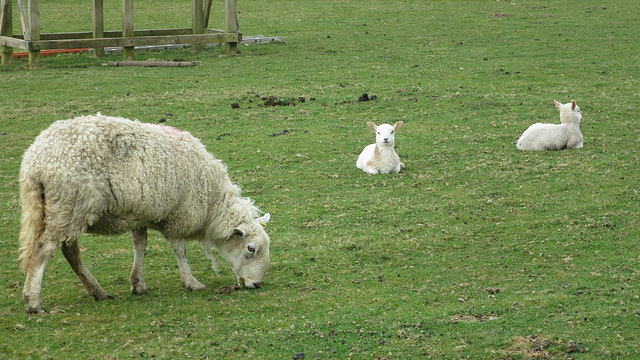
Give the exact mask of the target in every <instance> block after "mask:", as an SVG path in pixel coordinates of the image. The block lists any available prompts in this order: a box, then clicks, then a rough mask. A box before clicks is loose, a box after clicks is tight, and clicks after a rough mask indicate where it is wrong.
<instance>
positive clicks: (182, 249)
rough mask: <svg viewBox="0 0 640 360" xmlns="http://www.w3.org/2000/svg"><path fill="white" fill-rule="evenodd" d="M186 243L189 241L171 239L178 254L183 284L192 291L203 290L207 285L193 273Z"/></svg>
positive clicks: (175, 252)
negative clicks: (188, 259)
mask: <svg viewBox="0 0 640 360" xmlns="http://www.w3.org/2000/svg"><path fill="white" fill-rule="evenodd" d="M186 245H187V242H186V241H185V240H173V241H171V246H173V253H174V254H175V255H176V260H177V261H178V268H179V269H180V281H182V286H184V288H185V289H189V290H191V291H198V290H202V289H204V288H206V286H204V285H202V284H201V283H200V282H199V281H198V280H196V279H195V278H194V277H193V275H192V274H191V268H190V267H189V262H188V261H187V252H186Z"/></svg>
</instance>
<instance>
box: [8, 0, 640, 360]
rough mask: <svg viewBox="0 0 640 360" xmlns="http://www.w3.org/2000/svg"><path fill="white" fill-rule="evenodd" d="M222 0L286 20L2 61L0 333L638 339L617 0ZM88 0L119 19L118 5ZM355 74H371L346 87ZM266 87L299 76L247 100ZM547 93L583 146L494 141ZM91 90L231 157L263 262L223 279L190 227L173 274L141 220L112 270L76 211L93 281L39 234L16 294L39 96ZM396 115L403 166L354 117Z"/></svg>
mask: <svg viewBox="0 0 640 360" xmlns="http://www.w3.org/2000/svg"><path fill="white" fill-rule="evenodd" d="M62 3H63V2H60V1H52V2H49V3H48V4H47V5H46V6H48V7H49V8H50V9H53V10H51V11H45V10H46V9H43V11H42V17H43V24H45V26H46V27H47V29H51V31H81V30H88V29H89V28H90V23H89V21H90V20H87V22H86V23H85V24H83V23H82V21H80V20H73V21H68V18H69V16H68V15H66V14H68V13H69V12H68V11H67V10H65V7H68V6H71V5H70V4H71V3H69V2H64V4H62ZM75 3H77V4H74V5H78V6H81V2H80V1H76V2H75ZM214 4H215V6H218V7H220V6H221V4H217V2H214ZM44 6H45V4H43V7H44ZM82 6H85V7H86V4H84V5H82ZM180 6H183V9H182V8H180ZM81 8H82V7H78V8H76V9H81ZM55 9H58V11H57V12H56V11H55ZM136 9H140V11H139V13H137V15H136V23H137V24H139V28H163V27H188V26H189V17H190V15H189V2H188V1H181V2H173V3H171V4H168V3H166V2H158V1H151V0H143V1H137V2H136ZM238 9H239V12H240V14H239V17H240V25H241V29H242V31H243V33H244V34H245V35H258V34H263V35H267V36H275V35H282V36H284V37H285V40H286V42H285V44H271V45H258V46H242V47H241V50H242V52H241V54H240V55H238V56H233V57H228V56H224V55H223V54H222V50H221V49H218V48H212V49H206V50H205V51H203V52H199V53H193V52H191V51H189V50H171V51H163V52H138V53H137V54H136V58H137V59H146V58H157V59H185V60H193V61H199V62H200V65H199V66H197V67H194V68H181V69H166V68H149V69H146V68H145V69H140V68H109V67H102V66H101V63H102V62H105V61H106V60H110V59H119V58H120V56H121V55H109V56H108V57H107V58H106V59H93V58H91V57H90V56H89V55H87V54H81V55H65V56H58V57H51V58H49V57H46V58H43V59H42V68H41V69H37V70H28V69H27V62H26V60H21V61H16V62H14V64H12V65H11V66H8V67H3V68H0V87H1V88H0V89H1V90H2V96H1V97H0V133H2V135H1V136H0V144H1V145H0V154H1V156H0V162H1V166H0V206H2V208H1V210H0V244H2V247H0V249H1V250H0V257H1V259H2V267H1V268H0V271H1V274H2V278H3V279H4V283H3V284H2V285H1V286H0V291H1V292H0V295H1V296H0V301H1V304H2V305H1V307H0V308H1V309H2V310H1V311H2V313H1V315H2V317H1V320H0V331H1V332H2V336H0V339H1V340H0V350H1V351H0V354H2V355H0V357H7V358H34V359H36V358H61V357H65V358H101V359H121V358H133V357H135V358H237V357H241V358H248V357H252V358H260V359H287V358H289V359H291V358H293V357H294V356H295V355H296V354H298V353H303V354H304V355H305V359H315V358H319V359H342V358H347V357H353V358H388V359H406V358H421V357H424V358H438V359H440V358H447V359H458V358H500V359H517V358H521V359H527V358H547V359H565V358H571V357H573V358H576V359H603V358H620V359H623V358H636V357H638V344H639V342H640V339H639V337H638V334H639V333H640V326H639V322H638V316H639V314H640V308H639V306H638V296H639V295H640V294H639V292H638V287H637V281H638V274H639V272H640V264H639V261H640V250H638V246H637V239H638V235H639V233H638V208H639V206H638V202H639V200H640V197H639V195H638V191H639V187H638V170H637V169H638V146H637V144H638V140H640V131H639V130H638V127H637V126H636V125H637V110H636V108H637V105H638V100H637V99H638V98H639V97H638V95H639V92H638V87H637V76H638V70H639V69H640V61H639V59H638V53H637V49H636V48H637V44H638V40H640V39H639V38H638V34H639V33H640V31H639V30H640V29H638V27H639V24H640V22H639V21H638V20H639V19H638V18H639V16H640V15H638V12H637V5H636V3H635V2H634V1H631V0H625V1H618V2H616V3H615V4H606V5H592V4H587V5H585V4H582V3H580V2H576V1H568V0H561V1H556V2H553V3H549V2H544V1H516V2H509V1H491V2H489V1H467V2H460V1H434V2H425V1H409V0H407V1H402V2H392V1H383V0H373V1H368V2H366V3H365V2H340V1H307V2H304V3H300V2H297V1H289V0H280V1H277V2H267V1H261V0H256V1H247V2H239V3H238ZM86 11H87V16H86V19H90V15H89V10H88V8H87V10H86ZM216 11H217V12H215V13H214V16H219V15H218V13H221V9H220V8H217V10H216ZM182 12H185V16H184V17H181V16H180V15H174V14H181V13H182ZM52 14H59V15H52ZM107 14H112V15H111V16H108V19H107V22H108V26H107V28H109V27H111V28H114V29H117V27H118V26H119V18H118V16H119V9H118V8H114V9H107ZM147 15H148V17H146V16H147ZM78 16H80V15H78ZM218 19H219V17H218ZM212 21H218V20H215V19H214V20H212ZM14 24H19V23H18V22H16V21H14ZM214 24H215V23H214ZM213 26H214V27H216V26H215V25H213ZM218 27H219V26H218ZM47 31H48V30H47ZM365 91H366V92H368V93H369V94H370V95H376V96H377V100H375V101H369V102H358V101H357V99H358V97H359V96H360V95H361V94H362V93H363V92H365ZM256 95H257V96H256ZM268 96H277V97H279V98H293V99H297V98H299V97H304V98H305V102H304V103H302V102H298V101H297V100H296V101H295V105H290V106H276V107H270V106H264V101H263V100H261V98H262V97H268ZM312 98H313V99H315V100H312ZM554 99H557V100H559V101H561V102H568V101H570V100H571V99H575V100H576V101H577V102H578V104H579V105H580V107H581V109H582V112H583V114H584V122H583V125H582V132H583V134H584V136H585V147H584V148H583V149H580V150H571V151H560V152H544V153H523V152H519V151H518V150H516V149H515V145H514V144H515V141H516V140H517V138H518V137H519V135H520V134H521V133H522V131H524V129H526V127H527V126H529V125H530V124H532V123H534V122H557V121H558V114H557V110H556V109H555V108H554V107H553V100H554ZM232 103H237V104H238V105H239V108H237V109H234V108H232V107H231V104H232ZM260 105H262V106H260ZM97 111H101V112H102V113H104V114H108V115H117V116H124V117H128V118H137V119H140V120H141V121H145V122H157V121H159V120H160V119H162V118H164V119H166V123H167V124H169V125H172V126H175V127H178V128H181V129H184V130H188V131H190V132H192V133H193V134H194V135H196V136H197V137H199V138H200V139H202V141H203V143H204V144H206V146H207V147H208V149H209V150H210V151H211V152H212V153H213V154H214V155H215V156H217V157H218V158H220V159H222V160H223V161H224V162H225V163H226V164H227V165H228V167H229V172H230V174H231V176H232V178H233V179H234V181H236V182H237V183H238V184H239V185H240V186H241V187H242V189H243V190H244V193H245V194H246V195H248V196H250V197H252V198H253V199H254V200H255V201H256V203H257V204H259V205H260V207H261V208H262V209H263V210H265V211H268V212H270V213H272V215H273V220H272V222H271V223H269V227H268V231H269V233H270V235H271V237H272V249H271V254H272V255H271V256H272V266H271V268H270V271H269V276H268V279H267V285H266V286H265V287H264V288H262V289H259V290H255V291H248V290H235V291H231V292H230V293H228V292H225V291H221V290H224V289H226V288H225V287H224V286H229V285H231V284H232V283H233V281H234V279H233V275H232V273H231V271H230V270H228V269H225V270H224V271H223V272H222V274H221V276H220V277H215V276H214V274H213V272H212V271H211V270H210V269H209V264H208V261H207V260H206V259H205V257H204V256H202V255H203V254H202V251H201V250H200V249H199V247H197V246H195V244H192V246H190V247H189V258H190V262H191V263H192V267H193V270H194V274H195V276H196V277H197V278H198V279H199V280H200V281H201V282H203V283H205V284H206V285H207V286H208V290H206V291H203V292H198V293H189V292H187V291H184V290H182V289H181V287H180V282H179V277H178V273H177V269H176V264H175V260H174V258H173V255H172V253H171V250H170V248H169V247H168V246H167V245H166V244H165V243H164V242H163V240H162V239H161V237H160V236H159V235H158V234H157V233H151V241H150V245H149V249H148V251H147V259H146V264H145V271H146V281H147V284H148V285H149V290H150V291H149V294H147V295H145V296H140V297H138V296H132V295H130V294H129V292H128V288H129V285H128V272H129V269H130V266H131V259H132V251H131V249H130V239H129V237H128V236H127V235H121V236H116V237H101V236H91V235H85V236H83V237H82V238H81V239H80V244H81V246H82V249H83V257H84V259H85V261H86V262H87V264H88V266H89V267H90V269H91V270H92V272H93V273H94V275H95V276H96V277H97V278H98V280H99V281H100V282H101V284H102V285H103V286H104V287H105V289H107V291H109V292H110V294H111V295H113V296H114V297H115V299H114V300H113V301H105V302H97V303H96V302H94V301H93V300H92V299H91V298H90V297H88V296H87V295H86V294H85V293H84V291H83V289H82V287H81V285H80V284H79V282H78V280H77V278H76V277H75V275H74V274H73V273H72V271H70V269H69V267H68V265H66V262H65V260H64V258H63V257H62V256H56V257H54V258H53V259H52V261H51V263H50V265H49V266H48V268H47V272H46V274H45V280H44V289H43V302H44V306H45V307H46V308H48V310H49V313H48V314H46V315H39V316H34V315H28V314H26V312H25V311H24V304H23V302H22V300H21V287H22V282H23V281H24V278H23V275H22V274H21V272H20V270H19V264H18V262H17V261H16V258H17V256H18V244H17V235H18V232H19V216H20V206H19V195H18V179H17V174H18V170H19V166H20V159H21V155H22V153H23V151H24V150H25V149H26V148H27V147H28V146H29V144H30V143H31V142H32V141H33V139H34V137H35V136H36V135H37V134H38V133H39V132H40V131H41V130H43V129H45V128H46V127H47V126H48V125H49V124H51V123H52V122H53V121H55V120H59V119H67V118H71V117H74V116H77V115H80V114H87V113H95V112H97ZM168 114H170V115H168ZM398 120H402V121H405V123H406V124H405V126H404V127H403V128H402V130H401V131H400V132H399V134H398V136H397V138H396V140H397V152H398V153H399V155H400V156H401V158H402V159H403V162H404V163H405V164H406V166H407V168H406V171H404V172H403V173H400V174H398V175H392V176H369V175H367V174H365V173H364V172H362V171H360V170H358V169H356V167H355V160H356V158H357V155H358V153H359V152H360V151H361V150H362V148H363V147H364V146H365V145H366V144H368V143H371V142H372V141H373V139H374V136H373V134H372V133H370V132H369V131H368V130H367V129H366V121H374V122H376V123H382V122H388V123H393V122H395V121H398ZM284 129H287V130H288V131H289V135H279V136H270V135H272V134H278V133H281V132H282V130H284ZM298 356H300V355H298Z"/></svg>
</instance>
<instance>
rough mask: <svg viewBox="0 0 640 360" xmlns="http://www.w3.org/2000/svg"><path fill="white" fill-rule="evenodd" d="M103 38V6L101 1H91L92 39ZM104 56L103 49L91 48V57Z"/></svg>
mask: <svg viewBox="0 0 640 360" xmlns="http://www.w3.org/2000/svg"><path fill="white" fill-rule="evenodd" d="M103 37H104V5H103V0H93V38H94V39H98V38H103ZM102 56H104V48H101V47H98V48H93V57H102Z"/></svg>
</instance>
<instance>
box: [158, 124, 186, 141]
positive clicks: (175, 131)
mask: <svg viewBox="0 0 640 360" xmlns="http://www.w3.org/2000/svg"><path fill="white" fill-rule="evenodd" d="M158 126H160V128H161V129H162V130H164V132H166V133H167V134H169V135H171V136H174V137H176V138H178V139H180V140H187V139H188V138H190V137H191V134H190V133H189V132H188V131H181V130H178V129H176V128H174V127H173V126H167V125H158Z"/></svg>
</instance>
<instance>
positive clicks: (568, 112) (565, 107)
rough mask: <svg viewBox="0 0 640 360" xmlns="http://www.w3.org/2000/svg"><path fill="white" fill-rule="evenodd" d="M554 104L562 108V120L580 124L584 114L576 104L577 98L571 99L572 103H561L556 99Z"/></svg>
mask: <svg viewBox="0 0 640 360" xmlns="http://www.w3.org/2000/svg"><path fill="white" fill-rule="evenodd" d="M553 104H554V105H555V106H556V107H557V108H558V110H560V122H562V123H563V124H564V123H568V124H576V125H580V123H581V122H582V114H581V113H580V108H579V107H578V105H576V101H575V100H571V102H570V103H566V104H561V103H559V102H558V101H556V100H554V101H553Z"/></svg>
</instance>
